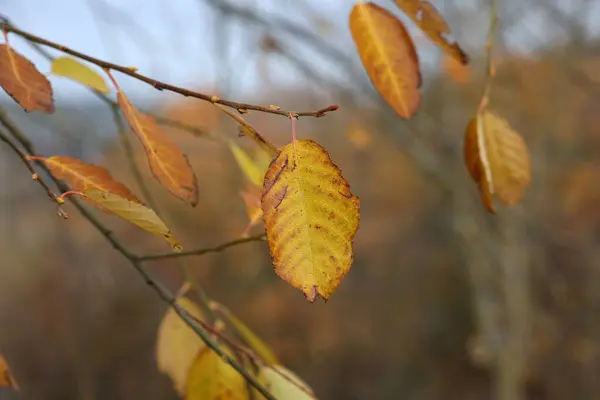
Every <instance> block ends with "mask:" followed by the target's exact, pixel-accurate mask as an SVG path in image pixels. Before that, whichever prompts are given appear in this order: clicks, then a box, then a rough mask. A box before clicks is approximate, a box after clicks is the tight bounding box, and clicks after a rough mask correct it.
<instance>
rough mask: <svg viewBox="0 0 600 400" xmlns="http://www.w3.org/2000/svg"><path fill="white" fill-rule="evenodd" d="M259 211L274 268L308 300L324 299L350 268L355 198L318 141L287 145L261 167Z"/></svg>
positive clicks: (355, 222) (355, 223) (356, 216)
mask: <svg viewBox="0 0 600 400" xmlns="http://www.w3.org/2000/svg"><path fill="white" fill-rule="evenodd" d="M261 204H262V209H263V213H264V221H265V227H266V231H267V240H268V243H269V250H270V252H271V257H272V259H273V265H274V268H275V272H276V273H277V274H278V275H279V276H280V277H281V278H283V279H284V280H286V281H287V282H289V283H290V284H291V285H292V286H294V287H296V288H298V289H300V290H302V291H303V292H304V294H305V295H306V298H307V300H308V301H310V302H313V301H315V300H316V298H317V296H319V295H320V296H321V297H323V299H325V300H327V299H328V298H329V296H330V295H331V294H332V293H333V292H334V291H335V290H336V288H337V287H338V286H339V284H340V283H341V281H342V279H343V278H344V276H345V275H346V274H347V273H348V271H349V270H350V266H351V264H352V261H353V259H354V255H353V243H352V242H353V239H354V235H355V234H356V230H357V229H358V221H359V207H360V203H359V199H358V197H356V196H354V195H352V194H351V193H350V187H349V185H348V182H347V181H346V180H345V179H344V178H343V177H342V174H341V171H340V169H339V168H338V167H337V166H336V165H335V164H334V163H333V162H332V161H331V159H330V157H329V154H328V153H327V151H326V150H325V149H324V148H323V147H321V146H320V145H319V144H318V143H316V142H315V141H313V140H309V139H302V140H298V141H296V142H293V143H290V144H288V145H286V146H284V147H283V148H281V151H280V152H279V155H278V156H277V158H275V160H273V162H272V163H271V165H270V166H269V169H268V170H267V173H266V175H265V183H264V188H263V195H262V200H261Z"/></svg>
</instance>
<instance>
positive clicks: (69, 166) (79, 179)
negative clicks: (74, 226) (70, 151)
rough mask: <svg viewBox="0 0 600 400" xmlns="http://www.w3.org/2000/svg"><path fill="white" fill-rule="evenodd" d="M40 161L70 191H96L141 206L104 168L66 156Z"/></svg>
mask: <svg viewBox="0 0 600 400" xmlns="http://www.w3.org/2000/svg"><path fill="white" fill-rule="evenodd" d="M41 161H43V162H44V164H46V167H48V169H49V170H50V172H51V173H52V175H53V176H54V177H55V178H58V179H60V180H63V181H65V182H67V183H68V184H69V186H70V187H71V189H72V190H75V191H78V192H84V191H86V190H90V189H96V190H100V191H103V192H111V193H114V194H116V195H119V196H121V197H123V198H125V199H127V200H131V201H135V202H137V203H140V204H142V202H141V201H140V200H138V199H137V198H136V197H135V195H134V194H133V193H131V191H129V189H128V188H127V187H126V186H125V185H123V184H122V183H121V182H119V181H116V180H115V179H114V178H113V177H112V176H111V175H110V173H109V172H108V170H106V169H105V168H102V167H99V166H97V165H93V164H86V163H84V162H83V161H81V160H78V159H77V158H72V157H66V156H53V157H48V158H44V159H42V160H41Z"/></svg>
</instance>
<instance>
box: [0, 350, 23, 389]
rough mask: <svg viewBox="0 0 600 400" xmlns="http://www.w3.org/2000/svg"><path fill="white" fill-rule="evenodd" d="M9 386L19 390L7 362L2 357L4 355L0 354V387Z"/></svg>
mask: <svg viewBox="0 0 600 400" xmlns="http://www.w3.org/2000/svg"><path fill="white" fill-rule="evenodd" d="M2 387H9V388H13V389H15V390H19V385H17V382H16V381H15V378H13V376H12V374H11V372H10V369H9V368H8V363H7V362H6V360H5V359H4V356H3V355H2V354H0V388H2Z"/></svg>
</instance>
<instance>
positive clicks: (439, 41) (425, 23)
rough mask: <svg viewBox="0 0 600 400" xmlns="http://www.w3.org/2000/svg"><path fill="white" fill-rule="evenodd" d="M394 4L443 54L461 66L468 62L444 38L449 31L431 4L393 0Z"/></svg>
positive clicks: (421, 0) (422, 0)
mask: <svg viewBox="0 0 600 400" xmlns="http://www.w3.org/2000/svg"><path fill="white" fill-rule="evenodd" d="M395 3H396V5H397V6H398V7H399V8H400V9H401V10H402V11H404V13H406V15H408V16H409V17H410V19H411V20H412V21H413V22H414V23H415V24H416V25H417V26H418V27H419V28H421V30H422V31H423V32H424V33H425V34H426V35H427V36H428V37H429V39H430V40H431V41H432V42H434V43H435V44H436V45H438V46H439V47H440V48H441V49H442V50H443V51H444V52H446V53H447V54H449V55H450V56H452V58H454V59H455V60H456V61H458V62H459V63H461V64H467V63H468V62H469V57H468V56H467V55H466V54H465V52H464V51H463V50H462V49H461V48H460V46H459V45H458V43H450V42H449V41H448V39H446V38H445V37H444V35H445V34H449V33H450V32H451V30H450V27H449V26H448V23H447V22H446V20H445V19H444V17H443V16H442V15H441V14H440V13H439V11H438V10H437V9H436V8H435V7H434V6H433V4H431V3H430V2H428V1H426V0H395Z"/></svg>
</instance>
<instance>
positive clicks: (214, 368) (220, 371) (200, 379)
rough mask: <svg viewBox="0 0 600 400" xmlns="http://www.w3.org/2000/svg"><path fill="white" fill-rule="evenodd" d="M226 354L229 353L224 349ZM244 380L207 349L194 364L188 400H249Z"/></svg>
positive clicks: (188, 387) (188, 388)
mask: <svg viewBox="0 0 600 400" xmlns="http://www.w3.org/2000/svg"><path fill="white" fill-rule="evenodd" d="M223 350H224V351H225V352H226V353H228V354H230V352H229V351H227V350H226V349H223ZM248 398H249V396H248V390H247V389H246V381H245V380H244V378H243V377H242V376H241V375H240V374H239V373H238V372H237V371H236V370H235V369H233V367H232V366H231V365H229V364H227V363H226V362H225V361H223V359H222V358H221V357H220V356H219V355H218V354H217V353H215V352H214V351H212V350H211V349H209V348H205V349H203V350H201V351H200V353H199V354H198V355H197V357H196V359H195V360H194V363H193V364H192V366H191V368H190V371H189V375H188V380H187V386H186V393H185V399H186V400H248Z"/></svg>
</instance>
